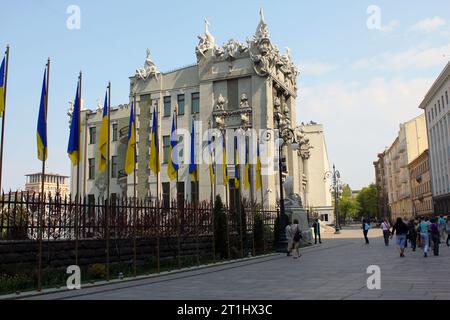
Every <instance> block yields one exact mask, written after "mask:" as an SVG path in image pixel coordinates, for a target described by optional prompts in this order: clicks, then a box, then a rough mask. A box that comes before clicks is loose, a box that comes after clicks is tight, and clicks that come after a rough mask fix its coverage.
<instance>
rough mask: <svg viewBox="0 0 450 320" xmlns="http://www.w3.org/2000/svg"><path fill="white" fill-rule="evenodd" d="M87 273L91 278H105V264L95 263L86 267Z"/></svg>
mask: <svg viewBox="0 0 450 320" xmlns="http://www.w3.org/2000/svg"><path fill="white" fill-rule="evenodd" d="M87 274H88V276H89V277H90V278H92V279H104V278H106V266H105V265H104V264H102V263H95V264H92V265H90V266H89V267H88V269H87Z"/></svg>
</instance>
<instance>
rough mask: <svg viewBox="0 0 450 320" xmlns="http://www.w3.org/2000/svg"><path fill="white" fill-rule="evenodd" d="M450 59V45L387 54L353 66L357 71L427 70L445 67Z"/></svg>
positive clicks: (364, 59) (360, 61)
mask: <svg viewBox="0 0 450 320" xmlns="http://www.w3.org/2000/svg"><path fill="white" fill-rule="evenodd" d="M449 59H450V43H449V44H446V45H444V46H441V47H425V48H412V49H409V50H406V51H403V52H396V53H392V52H385V53H383V54H381V55H378V56H375V57H371V58H363V59H360V60H357V61H356V62H355V63H354V64H353V68H355V69H372V70H404V69H411V68H415V69H426V68H431V67H436V66H441V65H445V64H446V63H447V62H448V60H449Z"/></svg>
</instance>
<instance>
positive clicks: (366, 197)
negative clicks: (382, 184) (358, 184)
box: [356, 183, 378, 218]
mask: <svg viewBox="0 0 450 320" xmlns="http://www.w3.org/2000/svg"><path fill="white" fill-rule="evenodd" d="M356 200H357V201H358V204H359V207H360V208H359V217H364V218H374V217H376V215H377V213H378V190H377V187H376V186H375V184H373V183H372V184H370V185H369V186H368V187H365V188H363V189H362V190H361V191H360V192H359V193H358V196H357V197H356Z"/></svg>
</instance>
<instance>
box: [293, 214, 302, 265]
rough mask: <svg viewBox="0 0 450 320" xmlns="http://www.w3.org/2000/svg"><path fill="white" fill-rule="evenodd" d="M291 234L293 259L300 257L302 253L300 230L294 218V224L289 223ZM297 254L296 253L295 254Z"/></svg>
mask: <svg viewBox="0 0 450 320" xmlns="http://www.w3.org/2000/svg"><path fill="white" fill-rule="evenodd" d="M291 234H292V235H293V236H292V246H293V250H294V253H293V254H292V255H293V257H294V259H297V258H300V257H301V256H302V255H301V254H300V250H299V247H300V240H301V239H302V238H303V236H302V231H301V230H300V226H299V225H298V220H294V224H293V225H291ZM296 254H297V255H296Z"/></svg>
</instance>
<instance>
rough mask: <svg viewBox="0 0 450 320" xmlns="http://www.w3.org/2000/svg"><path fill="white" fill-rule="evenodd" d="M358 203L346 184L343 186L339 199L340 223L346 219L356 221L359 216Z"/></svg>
mask: <svg viewBox="0 0 450 320" xmlns="http://www.w3.org/2000/svg"><path fill="white" fill-rule="evenodd" d="M359 210H360V207H359V203H358V200H357V199H356V198H354V197H353V196H352V189H350V186H349V185H348V184H346V185H344V187H343V189H342V193H341V197H340V198H339V213H340V216H341V219H342V221H345V220H346V219H347V218H352V219H357V218H358V216H359Z"/></svg>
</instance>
